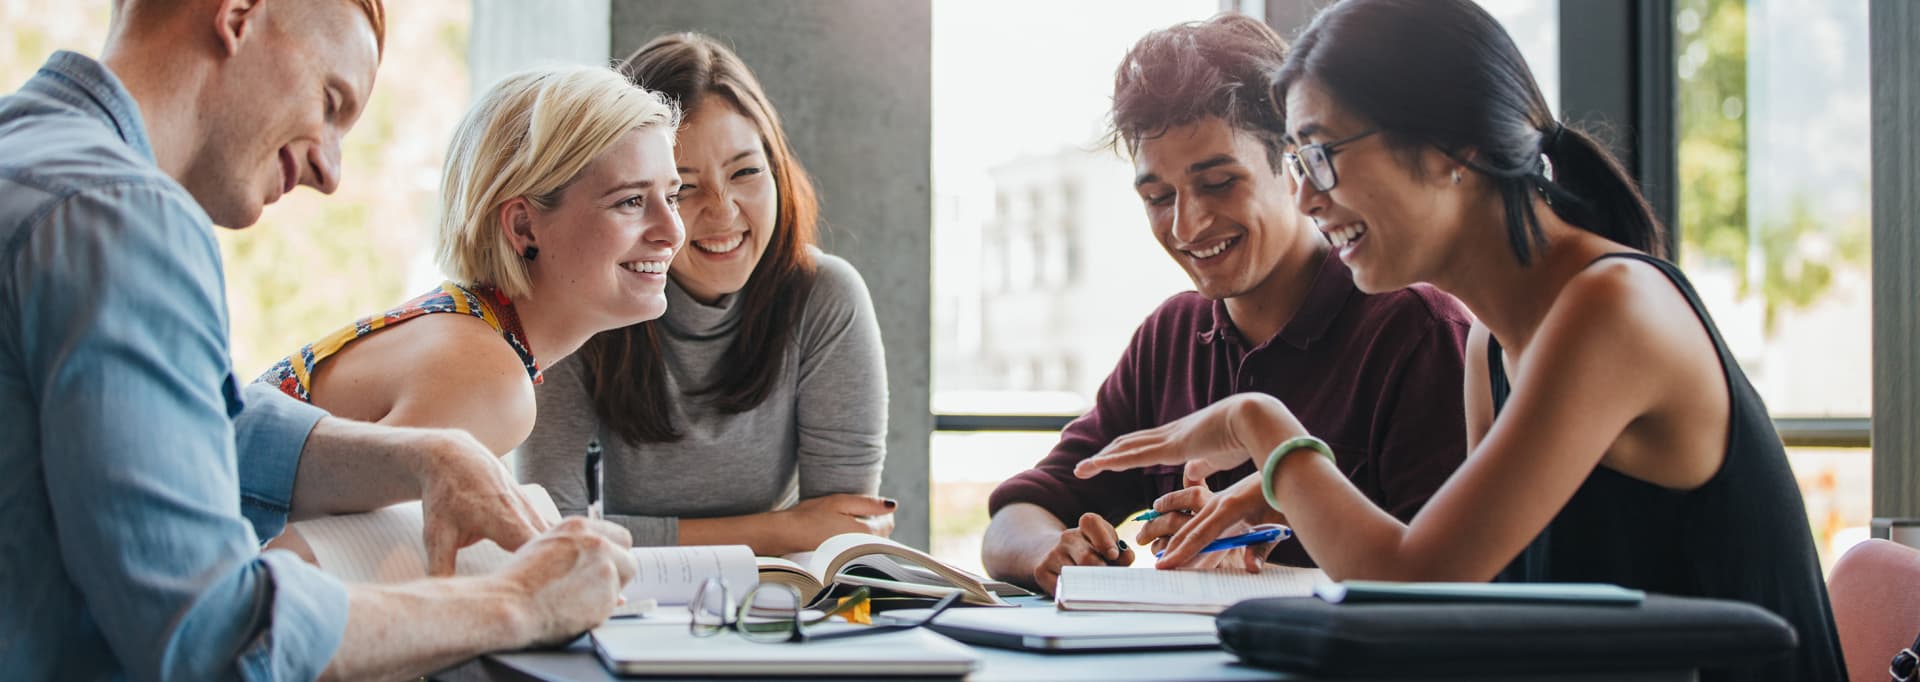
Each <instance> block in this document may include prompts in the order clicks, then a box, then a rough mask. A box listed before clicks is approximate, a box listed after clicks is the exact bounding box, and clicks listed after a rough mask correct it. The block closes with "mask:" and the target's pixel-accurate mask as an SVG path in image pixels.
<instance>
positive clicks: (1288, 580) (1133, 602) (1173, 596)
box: [1054, 565, 1330, 614]
mask: <svg viewBox="0 0 1920 682" xmlns="http://www.w3.org/2000/svg"><path fill="white" fill-rule="evenodd" d="M1327 582H1330V581H1329V580H1328V579H1327V574H1326V573H1324V572H1322V571H1320V569H1317V568H1295V567H1292V566H1273V565H1268V566H1262V567H1261V568H1260V572H1259V573H1248V572H1246V571H1243V570H1240V569H1237V568H1236V569H1222V570H1212V571H1190V570H1169V571H1163V570H1158V569H1153V568H1128V567H1124V566H1067V567H1064V568H1062V569H1060V585H1059V587H1058V588H1057V589H1056V590H1055V591H1054V602H1055V603H1056V604H1058V605H1059V607H1060V610H1062V611H1172V612H1182V613H1206V614H1215V613H1219V612H1221V611H1225V610H1227V607H1229V606H1232V605H1234V604H1235V603H1237V602H1240V601H1244V600H1247V599H1254V598H1258V597H1306V596H1311V595H1312V594H1313V588H1314V586H1315V585H1319V584H1322V583H1327Z"/></svg>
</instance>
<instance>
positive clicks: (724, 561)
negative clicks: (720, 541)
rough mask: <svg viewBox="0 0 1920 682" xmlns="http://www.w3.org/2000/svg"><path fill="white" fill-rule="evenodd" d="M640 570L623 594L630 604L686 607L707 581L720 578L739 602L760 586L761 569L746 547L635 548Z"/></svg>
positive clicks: (751, 551)
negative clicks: (640, 601) (652, 602)
mask: <svg viewBox="0 0 1920 682" xmlns="http://www.w3.org/2000/svg"><path fill="white" fill-rule="evenodd" d="M633 558H634V560H635V561H636V562H637V563H638V564H639V571H638V572H636V573H634V574H633V582H631V583H627V587H626V589H624V590H621V591H620V593H621V594H624V595H626V596H627V599H628V600H629V601H632V600H635V599H654V600H657V601H659V602H660V603H661V604H674V605H678V604H686V603H687V602H691V601H693V593H694V592H696V591H698V590H699V589H700V583H702V582H705V581H706V579H707V578H714V577H717V578H720V579H722V580H724V581H726V583H727V591H728V592H729V593H730V594H731V595H732V597H733V600H734V601H735V602H739V601H740V599H741V598H742V597H744V596H746V594H747V590H751V589H753V586H754V585H758V584H760V569H759V565H758V563H757V562H756V561H754V557H753V550H752V549H750V548H748V547H747V546H746V545H707V546H702V545H696V546H689V547H635V548H633Z"/></svg>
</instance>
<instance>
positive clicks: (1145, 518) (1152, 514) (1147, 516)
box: [1133, 509, 1193, 521]
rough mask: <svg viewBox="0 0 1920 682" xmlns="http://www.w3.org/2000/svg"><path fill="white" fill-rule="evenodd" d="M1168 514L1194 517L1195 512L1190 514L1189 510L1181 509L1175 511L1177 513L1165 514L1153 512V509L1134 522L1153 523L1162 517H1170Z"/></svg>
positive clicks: (1167, 512) (1165, 512) (1136, 518)
mask: <svg viewBox="0 0 1920 682" xmlns="http://www.w3.org/2000/svg"><path fill="white" fill-rule="evenodd" d="M1168 514H1187V515H1192V514H1193V512H1190V511H1187V510H1185V509H1179V510H1175V511H1164V512H1163V511H1154V510H1151V509H1149V510H1147V511H1146V512H1144V513H1142V514H1140V515H1139V516H1135V517H1133V520H1135V521H1152V520H1154V519H1157V518H1160V517H1162V516H1166V515H1168Z"/></svg>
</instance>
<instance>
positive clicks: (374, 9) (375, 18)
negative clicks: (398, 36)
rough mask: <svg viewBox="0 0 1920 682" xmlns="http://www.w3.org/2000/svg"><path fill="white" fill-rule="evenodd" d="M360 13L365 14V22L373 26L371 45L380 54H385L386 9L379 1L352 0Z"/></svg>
mask: <svg viewBox="0 0 1920 682" xmlns="http://www.w3.org/2000/svg"><path fill="white" fill-rule="evenodd" d="M353 4H355V5H359V6H360V11H362V12H365V13H366V14H367V22H368V23H370V24H373V44H374V45H375V46H376V47H377V48H378V49H379V50H380V54H382V55H385V54H386V53H387V8H386V5H385V4H384V3H382V2H381V0H353Z"/></svg>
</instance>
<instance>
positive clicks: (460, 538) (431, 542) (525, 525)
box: [414, 429, 632, 576]
mask: <svg viewBox="0 0 1920 682" xmlns="http://www.w3.org/2000/svg"><path fill="white" fill-rule="evenodd" d="M420 441H421V442H420V444H419V446H418V447H419V448H420V456H419V458H418V459H417V460H416V461H417V462H418V464H417V465H416V466H415V467H414V475H415V476H416V477H417V478H418V480H419V482H420V513H421V515H422V516H423V517H424V518H425V520H426V531H425V535H426V536H425V538H424V539H425V541H426V545H427V572H428V574H429V575H436V576H444V575H453V571H454V557H455V556H456V555H457V554H458V553H459V551H460V549H461V548H463V547H466V546H467V545H471V544H473V543H476V542H479V541H481V540H492V541H494V542H495V543H496V544H498V545H500V547H501V548H503V549H506V550H507V551H513V550H516V549H519V548H520V546H521V545H524V544H526V543H527V541H528V540H530V539H532V538H533V537H534V536H535V535H538V534H540V533H541V532H544V531H546V530H547V527H548V523H547V522H546V521H545V520H544V519H541V518H540V514H539V512H538V511H536V510H535V509H534V506H533V503H532V502H531V501H529V500H528V499H527V497H526V495H524V494H522V493H521V492H520V486H519V485H518V484H516V483H515V482H514V480H513V474H512V473H511V472H509V471H507V467H506V465H504V464H502V463H501V462H500V460H499V458H497V457H494V455H493V452H492V451H490V450H488V449H486V447H484V446H482V445H481V444H480V441H478V440H474V438H473V436H471V435H468V434H467V432H465V431H460V430H457V429H445V430H434V431H423V432H421V436H420ZM621 532H622V534H623V536H624V533H625V531H624V530H623V531H621ZM626 542H627V544H629V545H631V544H632V540H631V539H629V540H627V541H626Z"/></svg>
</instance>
